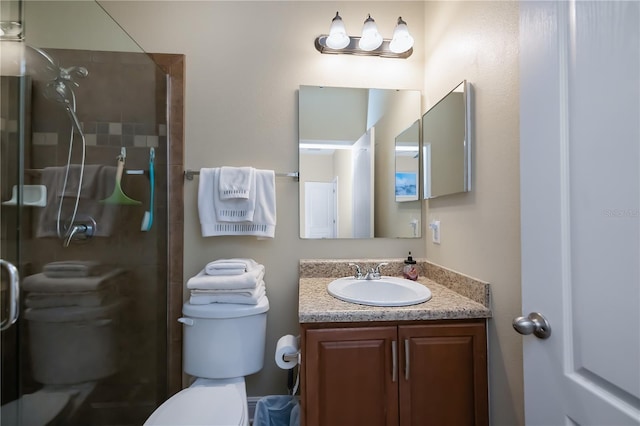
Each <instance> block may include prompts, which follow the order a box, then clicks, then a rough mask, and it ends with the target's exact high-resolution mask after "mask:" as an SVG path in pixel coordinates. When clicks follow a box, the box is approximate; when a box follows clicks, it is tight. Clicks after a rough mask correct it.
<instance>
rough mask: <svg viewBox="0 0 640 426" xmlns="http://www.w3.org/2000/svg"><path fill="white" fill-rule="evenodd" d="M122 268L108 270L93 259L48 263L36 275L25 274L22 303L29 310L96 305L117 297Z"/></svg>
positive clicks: (122, 272)
mask: <svg viewBox="0 0 640 426" xmlns="http://www.w3.org/2000/svg"><path fill="white" fill-rule="evenodd" d="M124 272H125V271H124V270H122V269H107V268H105V266H104V265H101V264H99V263H98V262H95V261H83V260H67V261H58V262H51V263H48V264H46V265H45V266H44V268H43V269H42V272H41V273H39V274H34V275H29V276H28V277H25V279H24V281H23V283H22V287H23V289H24V290H25V292H26V293H27V296H26V298H25V306H26V307H27V308H31V309H46V308H61V307H83V308H89V307H98V306H105V305H107V304H109V303H111V302H113V301H114V300H115V299H116V298H117V297H118V286H119V285H120V284H121V282H122V281H123V279H124V277H125V274H124Z"/></svg>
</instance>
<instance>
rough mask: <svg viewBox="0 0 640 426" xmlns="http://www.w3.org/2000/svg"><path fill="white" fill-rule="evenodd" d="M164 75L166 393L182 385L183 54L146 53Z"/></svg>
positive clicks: (175, 390)
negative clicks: (165, 96) (166, 243)
mask: <svg viewBox="0 0 640 426" xmlns="http://www.w3.org/2000/svg"><path fill="white" fill-rule="evenodd" d="M148 55H149V57H150V58H151V59H152V60H153V61H154V62H155V63H156V64H157V65H158V67H160V69H162V71H163V72H165V73H166V74H167V76H168V87H167V92H168V93H167V124H168V133H167V136H168V138H167V139H168V141H167V143H168V144H169V146H168V147H167V149H168V155H167V168H168V170H167V176H168V179H167V181H168V188H167V190H168V197H167V199H168V200H169V202H168V205H167V209H168V228H169V229H168V230H167V232H168V250H167V275H168V276H167V305H168V306H167V334H168V335H167V397H169V396H171V395H173V394H175V393H177V392H179V391H180V390H181V389H182V326H181V324H180V323H179V322H178V318H180V317H181V316H182V303H183V301H182V298H183V295H182V293H183V290H182V289H183V280H184V277H183V261H184V256H183V253H184V91H185V65H186V64H185V56H184V55H180V54H166V53H149V54H148Z"/></svg>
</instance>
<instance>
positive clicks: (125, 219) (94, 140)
mask: <svg viewBox="0 0 640 426" xmlns="http://www.w3.org/2000/svg"><path fill="white" fill-rule="evenodd" d="M47 52H48V53H49V54H50V55H51V56H52V57H54V58H55V60H56V61H57V62H58V65H59V66H62V67H70V66H83V67H85V68H87V70H88V72H89V74H88V76H87V77H86V78H76V79H75V81H77V83H78V84H79V87H77V88H75V89H74V90H75V94H76V111H77V115H78V118H79V121H80V122H81V125H82V128H83V132H84V134H85V139H86V159H85V163H86V164H102V165H107V166H116V158H117V156H118V155H119V154H120V153H121V149H122V147H124V148H126V155H127V157H126V163H125V170H144V171H145V172H147V171H148V168H149V167H148V163H149V149H150V148H151V147H153V148H154V149H155V154H156V155H155V172H156V173H155V184H156V192H155V203H154V206H153V207H154V221H153V226H152V228H151V230H150V231H149V232H142V231H141V229H140V228H141V222H142V219H143V216H144V212H145V211H146V210H148V209H149V190H150V185H149V179H148V174H144V175H127V174H125V175H124V177H123V180H122V189H123V191H124V192H125V193H126V194H127V195H128V196H129V197H131V198H133V199H135V200H139V201H141V203H142V204H141V205H139V206H124V205H123V206H119V208H118V217H117V220H116V226H115V227H114V228H113V232H112V233H111V235H110V236H109V237H94V238H92V239H90V240H88V241H86V242H75V241H74V242H72V243H71V245H70V246H69V247H68V248H63V247H62V242H61V241H60V240H58V239H57V238H36V237H35V235H36V233H35V228H36V226H37V223H38V217H39V214H40V213H41V212H39V211H38V210H37V209H35V208H34V209H32V210H31V211H30V212H28V214H29V215H30V217H31V223H32V227H31V232H28V235H27V238H26V241H25V247H26V249H25V253H26V261H27V270H28V273H37V272H40V271H41V270H42V267H43V266H44V265H45V264H46V263H49V262H52V261H58V260H72V259H73V260H98V261H99V262H100V263H103V264H106V265H109V266H111V267H114V268H124V269H126V270H127V280H126V282H125V283H124V284H123V285H122V286H121V287H120V289H119V291H120V295H121V296H122V298H123V300H126V307H125V309H124V311H123V315H122V319H123V321H122V326H121V328H120V332H119V338H120V339H119V344H120V348H119V353H120V355H121V359H120V366H121V368H120V372H119V373H118V374H116V375H115V376H113V377H111V378H109V379H107V380H105V381H104V382H103V383H102V384H101V388H100V392H98V394H97V395H96V400H95V401H93V403H92V407H93V413H92V416H96V417H98V418H101V417H104V416H112V415H114V414H115V412H119V415H118V418H119V420H118V421H125V422H127V421H129V422H133V423H134V424H135V423H136V422H137V421H138V420H140V419H142V420H144V418H145V416H147V415H148V414H149V413H150V412H151V411H153V409H154V408H155V407H156V406H157V405H158V404H159V403H160V402H162V401H163V400H164V399H165V398H166V396H167V381H168V380H169V378H168V374H167V373H168V369H167V350H168V348H167V340H168V339H167V333H168V330H167V317H168V310H169V308H168V293H169V289H168V281H169V272H170V271H169V268H170V266H169V265H168V259H169V256H168V247H169V245H170V241H169V232H170V227H169V221H168V206H167V200H168V199H169V198H168V191H169V183H168V182H169V179H170V177H169V170H170V169H171V167H169V166H170V165H169V162H168V145H167V132H168V126H167V118H166V117H167V75H166V73H165V72H164V71H163V70H161V69H160V68H158V66H157V65H156V64H155V62H153V61H152V60H151V59H150V56H148V55H147V54H143V53H119V52H92V51H79V50H57V49H47ZM50 78H51V77H50V76H47V75H46V73H45V74H44V75H43V76H37V78H35V79H34V81H33V89H32V102H31V109H32V114H31V117H32V121H31V135H32V138H31V139H32V143H31V149H30V155H29V156H28V157H27V158H25V167H26V169H27V176H26V181H25V183H26V184H42V183H43V182H41V181H40V178H41V174H40V170H41V169H43V168H45V167H61V166H65V165H66V162H67V155H68V149H69V144H70V132H71V129H72V127H71V122H70V119H69V116H68V114H67V113H66V111H65V109H64V107H63V105H61V104H60V103H59V102H57V101H56V100H55V99H54V100H52V99H47V98H46V97H45V96H44V95H43V92H44V91H43V89H44V87H45V85H46V84H47V82H49V81H50ZM181 142H182V141H181V140H180V143H181ZM73 145H74V148H73V154H72V163H74V164H79V163H80V161H81V149H80V147H81V138H80V137H79V135H78V134H77V133H76V134H75V135H74V141H73ZM181 154H182V152H181V149H180V161H181ZM172 170H173V169H172ZM67 202H69V201H67ZM180 208H181V207H180ZM98 226H100V225H99V224H98ZM180 226H181V223H180ZM177 231H179V232H180V234H181V233H182V230H181V228H180V230H177ZM181 238H182V236H181V235H180V241H181ZM179 257H180V260H181V258H182V255H181V252H180V254H179ZM180 266H181V265H180ZM180 269H181V268H180ZM180 272H181V271H180ZM131 395H136V396H135V397H132V396H131ZM114 409H115V412H114ZM102 411H104V412H102Z"/></svg>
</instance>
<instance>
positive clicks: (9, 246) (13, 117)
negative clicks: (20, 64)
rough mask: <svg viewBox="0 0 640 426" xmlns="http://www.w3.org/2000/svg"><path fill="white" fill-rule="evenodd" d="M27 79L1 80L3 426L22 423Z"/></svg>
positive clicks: (0, 345) (0, 373)
mask: <svg viewBox="0 0 640 426" xmlns="http://www.w3.org/2000/svg"><path fill="white" fill-rule="evenodd" d="M28 82H29V80H28V78H27V77H15V76H2V77H1V80H0V106H1V107H0V195H1V196H0V199H1V200H3V202H2V204H1V205H0V259H1V260H0V305H1V309H0V316H1V317H2V319H1V325H0V329H1V331H0V339H1V342H0V352H1V364H0V377H1V378H2V388H1V392H2V393H1V394H0V397H1V404H2V410H1V413H0V414H1V418H0V423H1V424H7V425H10V424H20V421H19V417H20V414H19V406H18V404H12V403H11V401H15V400H17V399H18V398H19V397H20V396H21V389H20V370H21V364H20V359H21V356H20V353H21V347H20V340H19V336H20V325H19V323H18V322H17V319H18V315H19V314H20V306H19V275H20V268H21V263H20V260H21V248H22V247H21V244H20V238H21V231H22V228H23V226H22V225H23V220H24V217H23V215H24V195H25V191H24V183H23V168H24V166H23V165H24V161H23V158H24V140H23V138H24V137H25V134H26V132H24V127H25V117H26V111H27V109H28V108H27V105H26V100H27V99H28V97H27V96H26V91H27V90H26V89H27V87H28Z"/></svg>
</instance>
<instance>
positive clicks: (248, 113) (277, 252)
mask: <svg viewBox="0 0 640 426" xmlns="http://www.w3.org/2000/svg"><path fill="white" fill-rule="evenodd" d="M101 4H102V5H103V6H104V8H105V9H106V10H107V12H109V13H110V14H111V15H112V16H113V17H114V18H115V19H116V20H117V21H118V22H119V23H120V24H121V25H122V27H123V28H124V29H125V30H126V31H127V32H128V33H129V34H130V35H131V36H132V37H133V38H134V39H135V40H136V41H137V42H138V43H139V44H140V45H141V46H142V47H143V48H144V49H145V50H146V51H149V52H160V53H182V54H185V55H186V105H185V108H186V118H185V120H186V121H185V129H186V130H185V131H186V135H185V141H186V142H185V166H186V167H188V168H191V169H198V168H200V167H215V166H222V165H229V166H243V165H250V166H253V167H258V168H266V169H274V170H276V171H280V172H289V171H295V170H298V149H297V146H298V145H297V144H298V119H297V115H298V112H297V109H298V107H297V98H298V96H297V90H298V87H299V86H300V85H326V86H343V87H377V88H392V89H393V88H397V89H413V90H421V88H422V85H423V73H424V53H423V50H422V49H416V52H415V53H414V54H413V55H412V56H411V57H410V58H409V59H406V60H390V59H384V60H381V59H379V58H367V57H355V56H347V55H335V56H334V55H321V54H319V53H318V52H317V51H316V50H315V48H314V47H313V41H314V39H315V37H316V36H318V35H319V34H321V33H326V32H327V31H328V27H329V24H330V22H331V18H332V17H333V16H334V15H335V12H336V10H339V11H340V14H341V16H342V17H343V19H344V21H345V23H346V26H347V29H348V30H349V32H350V33H352V34H357V33H358V32H359V31H360V29H361V25H362V22H363V20H364V18H365V17H366V14H367V13H371V15H372V16H373V17H374V18H375V19H376V22H377V23H378V25H379V27H380V30H381V32H382V34H383V36H384V37H386V38H389V37H391V33H392V31H393V26H394V25H395V21H396V19H397V18H398V16H399V15H401V16H402V17H403V18H404V19H405V20H406V21H407V22H408V24H409V27H410V28H411V31H412V32H413V34H414V36H415V37H416V38H417V39H418V40H421V39H423V33H422V28H423V26H422V21H423V19H424V18H423V16H424V7H425V5H424V3H422V2H397V1H393V2H340V3H338V2H325V1H322V2H270V1H258V2H246V1H232V2H218V1H208V2H204V1H195V2H188V1H178V2H172V1H126V2H118V1H104V2H101ZM232 41H235V42H236V45H231V44H230V43H231V42H232ZM184 185H185V207H184V208H185V251H184V258H185V259H184V266H185V279H186V278H188V277H189V276H191V275H194V274H195V273H197V272H198V271H199V270H200V269H201V268H202V267H203V265H204V264H205V263H206V262H207V261H210V260H212V259H216V258H223V257H233V256H243V257H251V258H254V259H256V260H257V261H259V262H261V263H263V264H264V265H265V266H266V271H267V272H266V276H265V281H266V283H267V294H268V296H269V301H270V304H271V309H270V311H269V314H268V320H267V321H268V335H267V354H266V357H265V367H264V369H263V370H262V372H260V373H259V374H256V375H254V376H252V377H250V378H249V379H248V394H249V395H250V396H257V395H267V394H276V393H279V394H282V393H285V392H286V372H285V371H283V370H280V369H278V368H277V367H276V366H275V364H274V361H273V353H274V348H275V344H276V341H277V339H278V337H280V336H281V335H283V334H286V333H297V331H298V325H297V324H298V323H297V298H298V292H297V288H298V260H299V259H301V258H353V257H373V258H380V257H397V258H401V257H404V256H406V253H407V252H408V251H409V250H411V251H412V253H413V254H414V256H415V257H423V256H424V255H425V243H424V240H420V239H377V240H353V241H350V240H338V241H318V240H300V239H299V237H298V235H299V225H298V183H297V182H295V181H293V180H289V179H286V178H278V179H277V182H276V192H277V205H278V207H277V208H278V225H277V227H276V237H275V239H273V240H257V239H255V238H249V237H210V238H202V237H201V235H200V229H199V223H198V216H197V207H196V206H197V201H196V196H197V180H195V181H193V182H189V181H185V183H184ZM423 232H424V231H423Z"/></svg>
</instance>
